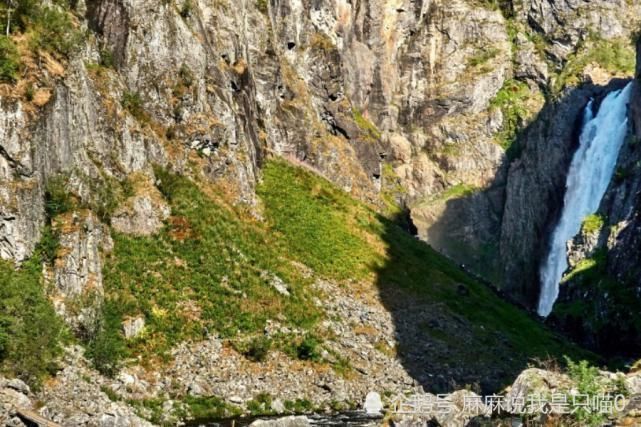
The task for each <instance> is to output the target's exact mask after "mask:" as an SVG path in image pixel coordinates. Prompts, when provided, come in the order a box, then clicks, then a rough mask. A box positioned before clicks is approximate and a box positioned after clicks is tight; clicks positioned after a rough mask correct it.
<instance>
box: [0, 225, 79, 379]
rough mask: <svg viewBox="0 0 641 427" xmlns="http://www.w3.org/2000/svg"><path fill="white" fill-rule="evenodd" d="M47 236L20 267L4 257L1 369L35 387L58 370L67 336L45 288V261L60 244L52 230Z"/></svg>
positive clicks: (0, 285) (0, 292)
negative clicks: (63, 343) (57, 359)
mask: <svg viewBox="0 0 641 427" xmlns="http://www.w3.org/2000/svg"><path fill="white" fill-rule="evenodd" d="M44 236H45V237H43V240H42V242H41V243H40V245H39V246H38V247H37V249H36V251H35V253H34V255H33V256H32V257H31V258H30V259H29V260H27V261H26V262H24V263H23V264H22V266H21V267H20V268H18V269H15V268H14V267H13V266H12V265H11V264H9V263H8V262H5V261H2V260H0V372H1V373H4V374H7V375H9V376H16V377H18V378H21V379H22V380H24V381H26V382H27V383H28V384H30V385H31V386H32V387H35V388H38V387H39V386H40V384H41V383H42V381H43V380H44V379H45V378H46V377H47V376H49V375H51V374H53V373H54V372H55V371H56V369H57V364H56V358H57V357H58V356H59V355H60V354H61V342H63V341H64V340H65V338H66V331H65V329H64V327H63V323H62V320H61V319H60V318H58V316H57V315H56V313H55V311H54V309H53V306H52V305H51V302H50V301H49V299H48V298H47V296H46V295H45V291H44V279H43V277H42V263H43V262H44V261H45V260H47V259H48V258H49V257H50V256H51V252H55V249H53V250H52V249H51V248H52V247H53V248H55V247H56V246H57V244H56V241H55V238H54V237H52V236H51V233H50V231H49V230H46V231H45V233H44Z"/></svg>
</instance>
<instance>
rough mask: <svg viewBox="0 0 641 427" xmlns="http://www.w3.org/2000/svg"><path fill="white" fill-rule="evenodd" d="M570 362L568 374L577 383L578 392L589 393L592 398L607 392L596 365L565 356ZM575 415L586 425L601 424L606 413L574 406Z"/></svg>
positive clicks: (568, 362)
mask: <svg viewBox="0 0 641 427" xmlns="http://www.w3.org/2000/svg"><path fill="white" fill-rule="evenodd" d="M565 360H566V362H567V364H568V375H569V376H570V378H571V379H572V380H573V381H574V382H575V383H576V388H577V390H578V392H579V393H580V394H582V395H588V396H590V397H591V398H593V397H594V396H597V395H599V394H600V393H603V392H605V390H602V386H601V385H600V384H599V382H598V377H599V369H598V368H597V367H596V366H590V364H589V363H588V362H587V361H586V360H582V361H580V362H578V363H576V362H574V361H572V360H571V359H570V358H568V357H566V358H565ZM573 411H574V413H573V416H574V417H575V418H576V419H577V420H578V421H579V422H580V423H581V425H584V426H600V425H602V422H603V421H604V420H605V415H604V414H600V413H593V412H591V411H590V410H589V409H587V408H585V407H583V406H577V407H575V408H573Z"/></svg>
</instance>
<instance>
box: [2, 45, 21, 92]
mask: <svg viewBox="0 0 641 427" xmlns="http://www.w3.org/2000/svg"><path fill="white" fill-rule="evenodd" d="M19 67H20V58H19V56H18V49H16V45H15V44H14V43H13V41H12V40H11V38H9V37H6V36H0V81H4V82H14V81H15V80H16V76H17V74H18V69H19Z"/></svg>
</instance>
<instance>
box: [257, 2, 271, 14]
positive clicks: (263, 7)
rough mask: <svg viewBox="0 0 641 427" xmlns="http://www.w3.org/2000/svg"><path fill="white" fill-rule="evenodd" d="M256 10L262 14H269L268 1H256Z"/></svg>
mask: <svg viewBox="0 0 641 427" xmlns="http://www.w3.org/2000/svg"><path fill="white" fill-rule="evenodd" d="M256 9H258V10H259V11H260V12H261V13H264V14H267V12H268V11H269V9H268V5H267V0H256Z"/></svg>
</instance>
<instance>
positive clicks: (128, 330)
mask: <svg viewBox="0 0 641 427" xmlns="http://www.w3.org/2000/svg"><path fill="white" fill-rule="evenodd" d="M122 330H123V332H124V334H125V338H127V339H132V338H136V337H138V336H140V334H142V333H143V332H144V330H145V318H144V317H143V316H138V317H134V318H132V319H126V320H124V321H123V322H122Z"/></svg>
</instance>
